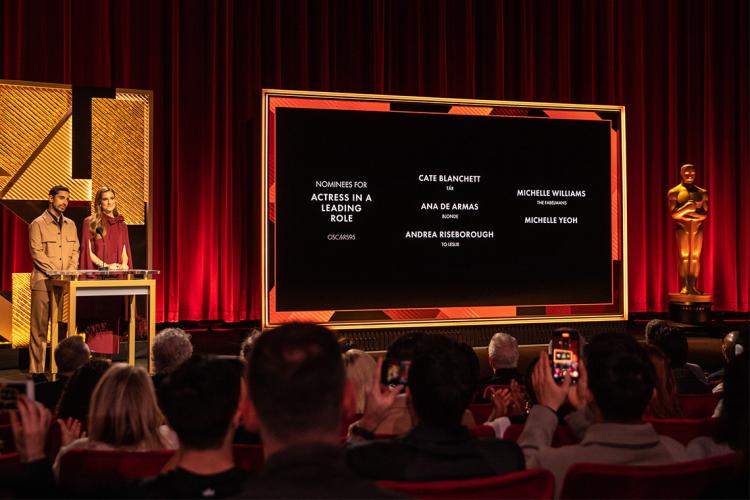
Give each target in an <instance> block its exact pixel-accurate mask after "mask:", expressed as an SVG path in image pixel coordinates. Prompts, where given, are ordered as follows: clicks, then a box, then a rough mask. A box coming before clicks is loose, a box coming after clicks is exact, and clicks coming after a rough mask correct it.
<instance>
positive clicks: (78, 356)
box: [55, 335, 91, 373]
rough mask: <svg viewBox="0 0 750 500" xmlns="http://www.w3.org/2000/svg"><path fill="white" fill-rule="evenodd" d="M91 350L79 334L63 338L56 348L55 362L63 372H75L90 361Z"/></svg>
mask: <svg viewBox="0 0 750 500" xmlns="http://www.w3.org/2000/svg"><path fill="white" fill-rule="evenodd" d="M90 357H91V351H90V350H89V347H88V346H87V345H86V342H84V341H83V338H82V337H81V336H79V335H73V336H71V337H66V338H65V339H63V340H62V341H61V342H60V343H59V344H57V347H56V348H55V363H57V370H58V371H59V372H62V373H66V372H74V371H76V370H77V369H79V368H80V367H82V366H83V365H85V364H86V363H88V362H89V358H90Z"/></svg>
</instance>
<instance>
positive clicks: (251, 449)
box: [232, 444, 265, 472]
mask: <svg viewBox="0 0 750 500" xmlns="http://www.w3.org/2000/svg"><path fill="white" fill-rule="evenodd" d="M232 449H233V451H234V464H235V465H236V466H237V467H238V468H240V469H243V470H246V471H247V472H255V471H256V470H258V469H259V468H260V467H261V466H262V465H263V462H264V461H265V457H264V456H263V445H260V444H235V445H234V446H233V447H232Z"/></svg>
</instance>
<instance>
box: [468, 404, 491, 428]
mask: <svg viewBox="0 0 750 500" xmlns="http://www.w3.org/2000/svg"><path fill="white" fill-rule="evenodd" d="M469 411H470V412H471V414H472V415H474V421H475V422H476V423H477V424H483V423H485V422H486V421H487V418H488V417H489V416H490V413H492V404H489V403H476V404H472V405H469Z"/></svg>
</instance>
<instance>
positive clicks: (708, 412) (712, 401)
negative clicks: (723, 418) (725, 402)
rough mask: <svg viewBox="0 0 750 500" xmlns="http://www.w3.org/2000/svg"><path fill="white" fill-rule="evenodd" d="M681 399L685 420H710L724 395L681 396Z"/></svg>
mask: <svg viewBox="0 0 750 500" xmlns="http://www.w3.org/2000/svg"><path fill="white" fill-rule="evenodd" d="M679 398H680V407H682V414H683V416H684V417H685V418H709V417H712V416H713V414H714V410H716V405H718V404H719V401H721V398H722V394H721V393H719V394H681V395H680V396H679Z"/></svg>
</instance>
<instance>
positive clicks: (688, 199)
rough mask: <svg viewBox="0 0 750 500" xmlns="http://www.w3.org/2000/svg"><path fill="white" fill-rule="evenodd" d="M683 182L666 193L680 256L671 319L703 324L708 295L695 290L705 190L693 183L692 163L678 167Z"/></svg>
mask: <svg viewBox="0 0 750 500" xmlns="http://www.w3.org/2000/svg"><path fill="white" fill-rule="evenodd" d="M680 177H682V182H680V183H679V184H678V185H676V186H675V187H673V188H672V189H670V190H669V191H668V192H667V201H668V203H669V213H670V216H671V217H672V219H673V220H674V222H675V236H676V238H677V251H678V256H679V276H680V287H681V288H680V292H679V293H670V294H669V303H670V304H669V305H670V311H671V313H672V316H673V318H672V319H673V320H675V321H680V322H681V323H691V324H692V323H706V322H707V321H708V315H709V312H710V310H711V296H710V295H706V294H703V293H702V292H701V291H700V290H698V286H697V284H698V275H699V274H700V268H701V267H700V258H701V249H702V248H703V223H704V222H705V220H706V218H707V217H708V191H707V190H705V189H703V188H701V187H698V186H696V185H695V165H691V164H690V163H688V164H685V165H683V166H682V167H681V168H680Z"/></svg>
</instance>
